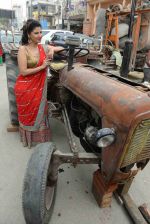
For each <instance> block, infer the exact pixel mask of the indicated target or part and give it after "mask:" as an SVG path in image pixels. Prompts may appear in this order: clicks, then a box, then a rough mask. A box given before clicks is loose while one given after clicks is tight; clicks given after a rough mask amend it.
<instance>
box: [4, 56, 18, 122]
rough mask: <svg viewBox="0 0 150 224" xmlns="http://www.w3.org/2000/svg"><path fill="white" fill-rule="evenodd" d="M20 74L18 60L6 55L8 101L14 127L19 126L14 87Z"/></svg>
mask: <svg viewBox="0 0 150 224" xmlns="http://www.w3.org/2000/svg"><path fill="white" fill-rule="evenodd" d="M18 74H19V71H18V64H17V58H13V57H11V55H10V54H6V76H7V88H8V101H9V116H10V122H11V124H12V125H18V123H19V122H18V112H17V105H16V97H15V93H14V86H15V83H16V79H17V76H18Z"/></svg>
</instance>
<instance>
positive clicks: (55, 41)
mask: <svg viewBox="0 0 150 224" xmlns="http://www.w3.org/2000/svg"><path fill="white" fill-rule="evenodd" d="M69 35H70V34H69ZM67 36H68V33H65V34H64V33H55V34H53V36H52V38H51V40H50V41H49V44H50V45H52V46H62V47H65V48H66V47H68V45H67V44H66V42H65V40H66V37H67Z"/></svg>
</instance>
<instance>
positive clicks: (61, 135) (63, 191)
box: [0, 65, 150, 224]
mask: <svg viewBox="0 0 150 224" xmlns="http://www.w3.org/2000/svg"><path fill="white" fill-rule="evenodd" d="M0 124H1V125H0V202H1V206H0V224H25V221H24V217H23V213H22V203H21V196H22V184H23V177H24V173H25V169H26V165H27V162H28V160H29V158H30V155H31V153H32V152H33V150H34V148H32V149H30V150H29V149H27V148H24V147H23V146H22V144H21V142H20V140H19V134H18V133H8V132H7V130H6V129H7V125H8V124H9V110H8V96H7V84H6V74H5V65H4V66H2V67H0ZM51 128H52V133H53V140H54V141H55V142H56V145H57V147H58V148H59V149H60V150H61V151H68V150H69V148H68V144H67V140H66V135H65V131H64V127H63V125H62V124H61V123H60V122H58V121H51ZM81 150H82V149H81ZM62 168H63V170H64V172H62V173H60V174H59V178H58V188H57V197H56V202H55V207H54V212H53V215H52V219H51V221H50V224H79V223H82V224H91V223H94V224H130V223H132V221H131V219H130V218H129V217H128V215H127V213H126V211H125V210H124V208H123V207H122V206H121V205H119V204H118V202H117V201H116V200H115V199H114V198H113V201H112V206H111V208H105V209H100V208H99V207H98V205H97V203H96V201H95V198H94V196H93V194H92V193H91V186H92V174H93V172H94V171H95V170H96V169H97V166H94V165H79V166H78V167H77V168H73V167H72V166H71V165H63V166H62ZM149 170H150V164H148V166H147V167H146V168H145V169H144V171H143V172H141V173H140V174H139V175H137V177H136V179H135V180H134V183H133V185H132V187H131V190H130V193H131V196H132V197H133V198H134V201H135V202H136V203H137V205H141V204H142V203H144V202H147V203H149V204H150V173H149Z"/></svg>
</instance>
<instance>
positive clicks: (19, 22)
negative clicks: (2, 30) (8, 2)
mask: <svg viewBox="0 0 150 224" xmlns="http://www.w3.org/2000/svg"><path fill="white" fill-rule="evenodd" d="M13 10H14V12H15V19H14V21H13V26H14V28H15V30H18V31H19V30H20V29H21V28H22V26H23V16H22V15H23V9H22V6H21V5H18V4H14V5H13Z"/></svg>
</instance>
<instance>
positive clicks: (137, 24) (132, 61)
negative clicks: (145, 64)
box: [131, 14, 141, 69]
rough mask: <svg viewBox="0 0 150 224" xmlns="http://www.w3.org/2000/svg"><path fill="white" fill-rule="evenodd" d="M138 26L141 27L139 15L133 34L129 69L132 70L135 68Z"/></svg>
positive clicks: (139, 15)
mask: <svg viewBox="0 0 150 224" xmlns="http://www.w3.org/2000/svg"><path fill="white" fill-rule="evenodd" d="M140 26H141V14H138V15H137V21H136V25H135V32H134V40H133V51H132V55H131V69H132V68H134V66H135V60H136V52H137V48H138V42H139V35H140Z"/></svg>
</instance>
